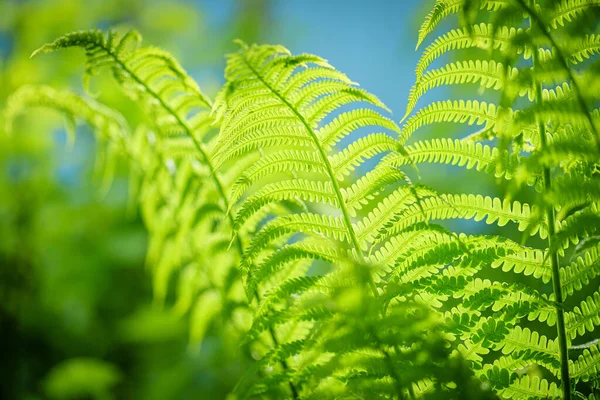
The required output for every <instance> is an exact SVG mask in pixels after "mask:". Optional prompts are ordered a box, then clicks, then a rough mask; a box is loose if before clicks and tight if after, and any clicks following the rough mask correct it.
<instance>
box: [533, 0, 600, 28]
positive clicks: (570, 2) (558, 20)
mask: <svg viewBox="0 0 600 400" xmlns="http://www.w3.org/2000/svg"><path fill="white" fill-rule="evenodd" d="M593 7H600V1H598V0H561V1H560V2H557V4H556V7H555V8H554V10H552V11H551V12H550V13H549V15H548V16H545V20H546V21H547V22H548V24H549V25H550V26H551V27H552V28H553V29H557V28H558V27H559V26H565V25H566V24H567V23H569V22H571V21H573V20H574V19H576V18H577V17H578V16H580V15H581V14H583V13H585V11H586V10H587V9H590V8H593Z"/></svg>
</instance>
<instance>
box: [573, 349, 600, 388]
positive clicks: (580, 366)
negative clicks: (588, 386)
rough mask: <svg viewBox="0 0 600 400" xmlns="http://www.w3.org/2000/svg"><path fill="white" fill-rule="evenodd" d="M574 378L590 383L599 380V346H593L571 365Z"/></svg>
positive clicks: (585, 350)
mask: <svg viewBox="0 0 600 400" xmlns="http://www.w3.org/2000/svg"><path fill="white" fill-rule="evenodd" d="M570 369H571V371H572V374H573V377H574V378H576V379H581V380H582V381H584V382H588V381H590V380H592V379H597V376H598V373H600V348H598V345H597V344H596V345H592V346H590V347H589V348H587V349H584V350H583V354H581V355H580V356H579V357H577V360H575V361H574V362H573V363H572V364H571V365H570Z"/></svg>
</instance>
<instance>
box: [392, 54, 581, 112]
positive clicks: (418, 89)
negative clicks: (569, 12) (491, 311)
mask: <svg viewBox="0 0 600 400" xmlns="http://www.w3.org/2000/svg"><path fill="white" fill-rule="evenodd" d="M578 54H579V53H578ZM581 54H583V53H581ZM505 68H508V71H505ZM518 74H519V71H518V69H517V68H514V67H505V66H504V65H502V63H499V62H496V61H493V60H490V61H485V60H483V61H482V60H474V61H473V60H468V61H457V62H455V63H449V64H446V65H444V66H443V67H441V68H439V69H435V70H432V71H428V72H426V73H425V75H423V76H422V77H421V79H419V80H418V81H417V83H416V84H415V85H414V86H413V87H412V88H411V90H410V92H409V95H408V104H407V105H406V112H405V114H404V117H403V118H402V120H404V119H405V118H406V117H408V115H409V114H410V113H411V112H412V110H413V109H414V108H415V106H416V105H417V102H418V101H419V99H420V98H421V97H422V96H424V95H425V94H426V93H427V92H429V91H430V90H432V89H435V88H438V87H443V86H450V85H459V84H468V83H472V84H477V83H478V84H479V85H480V87H481V88H483V89H493V90H500V89H502V88H504V86H505V82H504V81H505V80H507V81H516V80H517V79H518ZM527 93H528V90H527V88H521V89H520V90H519V94H520V95H521V96H524V95H525V94H527Z"/></svg>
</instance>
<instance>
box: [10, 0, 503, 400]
mask: <svg viewBox="0 0 600 400" xmlns="http://www.w3.org/2000/svg"><path fill="white" fill-rule="evenodd" d="M430 6H431V3H430V2H421V1H419V0H405V1H392V0H378V1H369V2H368V4H367V2H365V1H361V0H346V1H342V0H338V1H333V0H329V1H315V0H310V1H287V0H270V1H269V0H237V1H236V0H228V1H224V0H211V1H191V0H190V1H185V0H177V1H153V0H130V1H126V0H0V106H3V104H4V102H5V100H6V98H7V96H8V95H9V94H10V93H12V92H13V91H14V90H15V89H17V88H18V87H20V86H22V85H25V84H36V83H42V84H49V85H52V86H54V87H56V88H71V89H74V90H76V91H79V92H82V91H83V90H82V84H81V72H82V70H83V67H82V64H83V55H82V54H81V53H80V52H78V51H77V50H69V51H67V52H65V53H63V54H61V55H56V56H44V57H36V58H35V59H30V58H29V56H30V54H31V52H32V51H33V50H34V49H36V48H38V47H39V46H40V45H42V44H43V43H45V42H49V41H52V40H53V39H54V38H56V37H58V36H60V35H62V34H64V33H66V32H69V31H73V30H78V29H89V28H100V29H107V28H109V27H122V28H127V27H133V28H136V29H137V30H139V31H140V32H141V33H142V34H143V36H144V40H145V43H148V44H151V45H154V46H159V47H162V48H165V49H166V50H168V51H169V52H172V53H173V54H174V55H175V56H176V57H177V59H178V60H179V61H180V62H181V64H182V65H183V66H184V67H185V68H186V69H187V70H188V71H189V72H190V74H191V75H192V76H193V77H194V78H196V79H197V80H198V82H199V83H200V85H201V87H202V88H203V89H204V90H205V92H206V93H208V94H209V95H213V94H214V93H215V92H216V91H217V90H218V88H219V86H220V84H221V83H222V79H223V78H222V71H223V66H224V55H225V54H226V53H227V52H229V51H233V50H235V45H233V43H232V41H233V39H235V38H241V39H243V40H244V41H246V42H270V43H280V44H283V45H285V46H286V47H288V48H290V50H291V51H292V52H295V53H298V52H310V53H315V54H319V55H321V56H323V57H324V58H326V59H328V60H329V61H330V62H331V63H332V64H333V65H334V66H336V67H337V68H338V69H340V70H342V71H344V72H346V73H347V74H348V75H349V76H350V77H351V78H352V79H353V80H355V81H357V82H360V83H361V86H362V87H364V88H366V89H367V90H369V91H371V92H373V93H375V94H376V95H378V96H379V97H380V98H381V99H382V100H383V101H384V102H385V103H386V104H388V106H390V108H391V109H393V110H395V115H394V117H395V118H396V119H399V118H400V117H401V115H402V114H403V111H404V107H405V104H406V98H407V94H408V91H409V89H410V87H411V85H412V83H413V81H414V73H413V68H414V66H415V64H416V62H417V59H418V53H417V52H415V51H414V44H415V42H416V32H417V28H418V25H419V22H420V21H421V20H422V18H423V16H424V15H425V13H426V12H427V8H428V7H430ZM453 22H455V21H453ZM442 29H444V28H442ZM95 85H103V86H104V85H106V87H108V88H109V90H107V89H106V88H104V90H103V91H102V95H101V97H100V100H101V101H103V102H105V103H107V104H109V105H111V106H115V107H116V108H118V109H119V110H121V111H122V112H124V113H125V114H126V115H127V118H128V119H130V120H131V121H134V122H135V121H136V120H139V119H140V118H141V116H140V114H139V113H140V111H139V110H138V109H137V108H136V106H135V104H132V103H131V102H130V101H128V100H126V99H125V98H124V97H123V96H122V95H120V93H119V91H118V90H116V89H115V90H110V85H111V83H110V81H109V80H106V79H104V80H103V78H102V77H100V78H99V79H97V80H94V84H93V85H92V90H93V87H94V86H95ZM442 94H443V93H437V94H436V96H440V97H441V96H442ZM62 122H63V121H62V120H61V118H60V117H58V116H56V115H54V114H52V113H45V112H42V111H38V110H35V111H32V114H30V115H27V116H25V117H23V118H20V120H19V124H18V127H17V129H16V130H15V132H14V134H13V135H12V136H10V137H8V136H6V135H4V134H3V133H1V132H0V399H42V398H49V399H113V398H119V399H120V398H143V399H167V398H168V399H188V398H189V399H192V398H193V399H219V398H225V397H226V396H227V393H229V392H230V391H231V389H232V387H233V386H234V385H235V383H236V381H237V379H238V377H239V376H240V373H241V372H242V369H243V368H244V366H242V365H240V364H239V362H238V361H236V360H237V358H236V352H237V351H238V349H237V348H235V346H231V345H227V344H226V343H224V342H223V341H222V340H219V338H217V337H216V335H212V336H211V335H210V332H209V336H208V339H207V341H206V342H205V343H204V344H203V346H202V348H201V349H198V348H195V347H194V346H190V345H189V342H188V336H187V335H188V327H187V326H186V324H187V322H186V321H185V320H184V319H178V318H176V317H174V316H173V315H172V314H171V313H169V312H168V311H165V310H163V309H162V308H161V307H158V306H157V305H153V300H152V290H151V280H150V277H149V273H148V271H146V270H145V269H144V257H145V252H146V235H145V231H144V228H143V226H142V224H141V222H140V219H139V216H138V215H137V213H136V210H135V207H134V206H133V207H132V205H131V204H129V203H130V201H129V200H128V193H127V190H128V189H127V186H128V185H127V170H126V166H125V165H121V169H120V170H119V171H117V175H116V177H115V179H114V181H113V182H112V183H111V184H110V185H109V186H106V185H104V184H103V182H102V179H103V178H102V176H98V174H97V173H96V172H95V169H94V163H95V158H96V157H95V154H94V153H95V143H94V138H93V135H92V134H91V132H86V131H85V129H80V131H79V132H78V137H77V140H76V141H75V144H74V145H73V146H72V147H71V146H68V145H67V140H66V134H65V131H64V129H63V128H62V126H63V124H62ZM438 134H440V135H444V136H445V135H447V134H448V132H447V131H442V132H439V133H438ZM452 171H453V170H452V168H445V169H439V170H437V171H435V173H430V174H424V175H426V176H429V178H428V180H426V182H427V183H432V184H434V186H436V187H438V188H440V189H442V190H446V191H454V192H455V191H457V190H458V188H457V185H455V184H453V182H452V180H451V179H448V177H449V176H450V174H452V173H453V172H452ZM486 184H487V185H488V187H489V188H490V190H494V189H492V188H493V182H487V183H486ZM471 185H472V186H471ZM476 185H481V182H480V181H478V180H476V179H475V178H473V180H466V181H465V180H463V182H462V185H461V189H462V190H463V191H468V187H469V186H471V187H474V186H476ZM480 191H481V190H480Z"/></svg>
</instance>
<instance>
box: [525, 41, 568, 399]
mask: <svg viewBox="0 0 600 400" xmlns="http://www.w3.org/2000/svg"><path fill="white" fill-rule="evenodd" d="M538 57H539V55H538V49H537V48H534V49H533V71H534V76H535V68H536V65H537V64H538V61H539V60H538ZM535 102H536V103H537V104H541V103H542V102H543V99H542V83H541V82H535ZM537 124H538V131H539V133H540V150H541V151H542V152H543V151H544V150H545V149H546V146H547V138H546V124H545V123H544V121H542V119H541V118H539V117H538V118H537ZM543 183H544V191H545V192H549V191H550V190H552V176H551V171H550V168H548V167H544V170H543ZM544 208H545V212H546V218H547V219H548V252H549V257H550V263H551V266H552V290H553V292H554V296H555V304H556V306H555V307H556V329H557V333H558V347H559V352H560V378H561V382H562V385H561V386H562V392H563V399H564V400H571V379H570V377H569V349H568V347H567V335H566V328H565V314H564V309H563V295H562V285H561V282H560V262H559V260H558V254H557V252H556V247H555V243H554V237H555V235H556V226H555V224H556V221H555V217H554V207H552V205H545V206H544Z"/></svg>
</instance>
